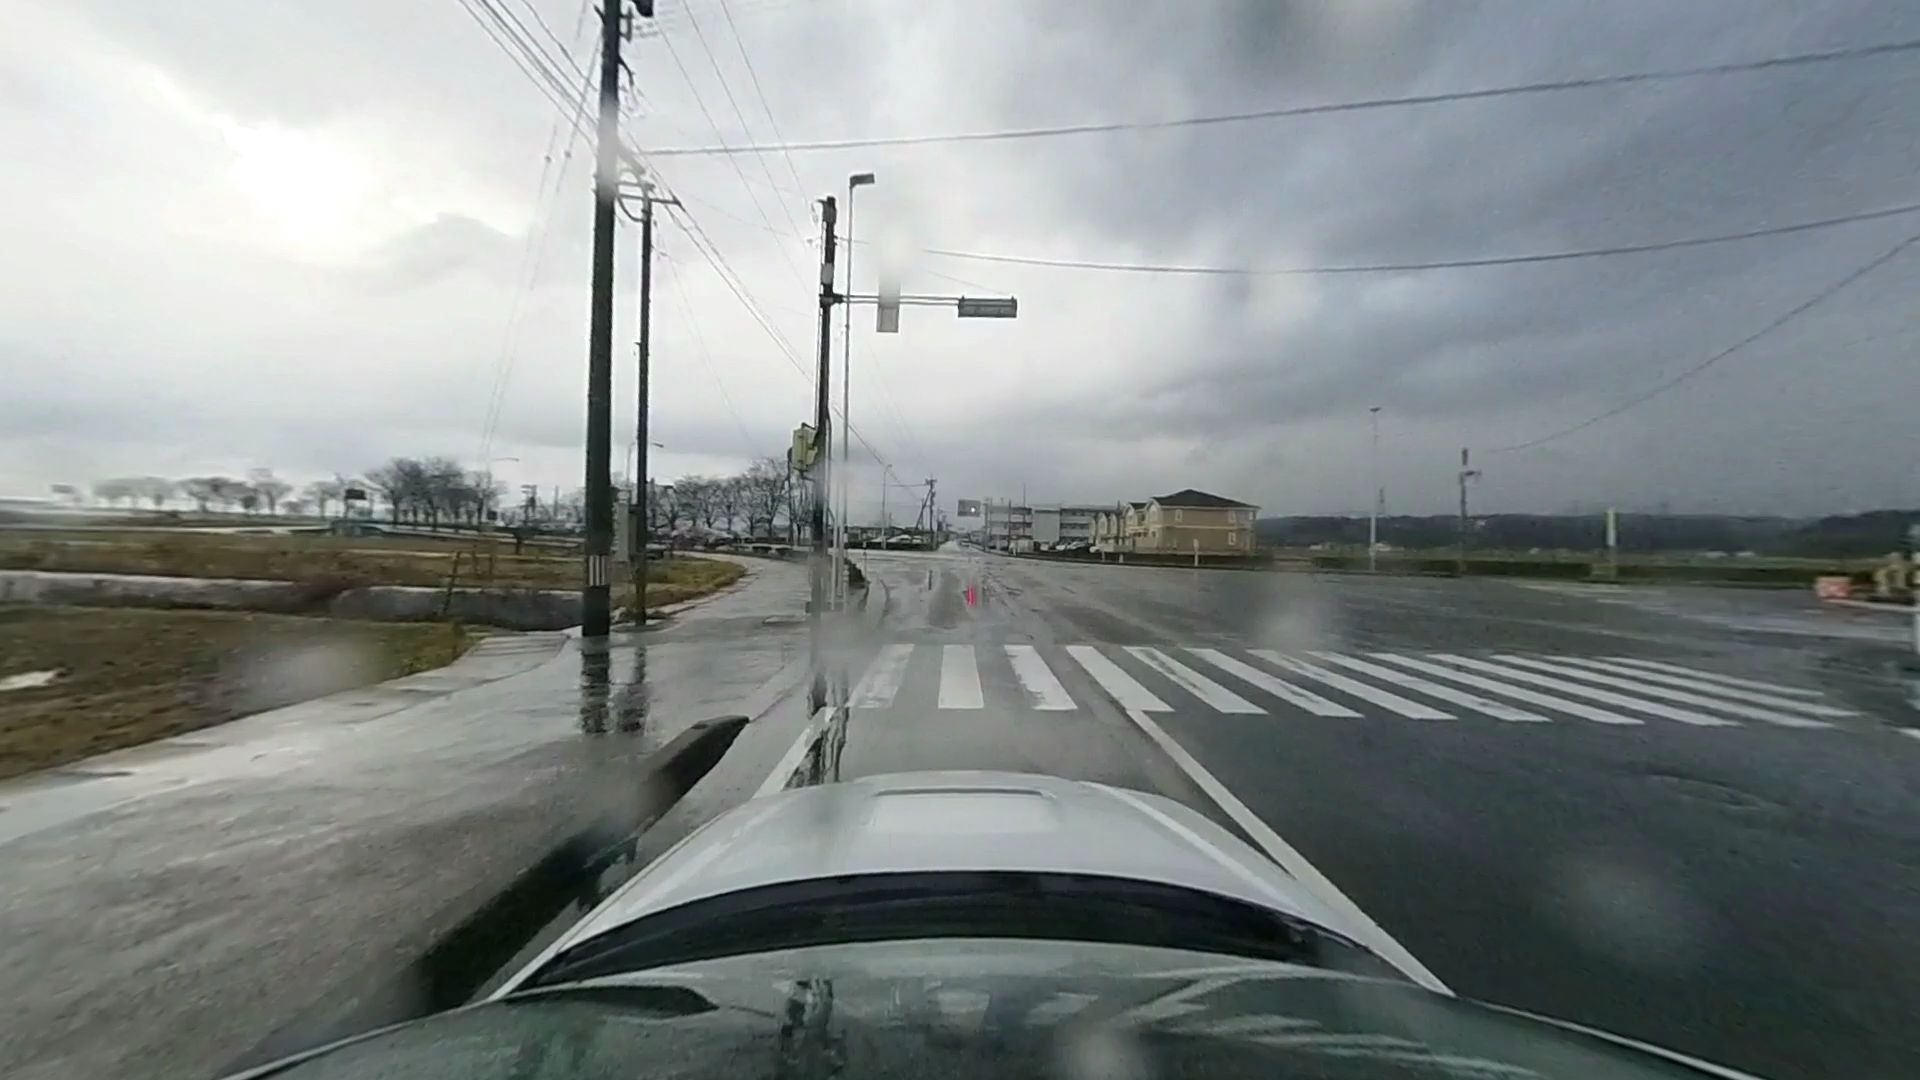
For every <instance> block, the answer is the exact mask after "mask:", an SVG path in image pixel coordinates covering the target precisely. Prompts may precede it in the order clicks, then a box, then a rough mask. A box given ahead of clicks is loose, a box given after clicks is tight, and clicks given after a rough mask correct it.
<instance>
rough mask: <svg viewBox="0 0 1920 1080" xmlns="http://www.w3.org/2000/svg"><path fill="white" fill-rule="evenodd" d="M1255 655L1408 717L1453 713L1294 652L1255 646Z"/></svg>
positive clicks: (1445, 717) (1444, 716) (1428, 717)
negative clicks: (1310, 662)
mask: <svg viewBox="0 0 1920 1080" xmlns="http://www.w3.org/2000/svg"><path fill="white" fill-rule="evenodd" d="M1249 651H1250V652H1252V653H1253V655H1255V656H1257V657H1259V658H1260V659H1262V660H1265V661H1266V662H1267V663H1269V664H1273V665H1274V666H1276V667H1283V668H1286V669H1287V670H1288V671H1291V672H1293V673H1294V674H1296V675H1304V676H1306V677H1307V678H1309V679H1318V680H1319V681H1321V682H1323V683H1326V684H1327V685H1328V686H1331V687H1333V688H1334V689H1335V690H1338V691H1340V692H1341V693H1343V694H1352V695H1353V696H1354V697H1357V698H1359V699H1361V700H1362V701H1371V702H1373V703H1374V704H1375V705H1378V706H1380V707H1381V708H1383V709H1386V710H1387V711H1389V712H1396V713H1399V714H1400V715H1401V716H1404V717H1406V718H1407V719H1409V720H1451V719H1453V714H1452V713H1450V712H1442V711H1441V710H1439V709H1436V708H1434V707H1433V706H1431V705H1428V704H1425V703H1424V702H1419V701H1414V700H1413V699H1412V698H1403V697H1401V696H1400V695H1399V694H1396V693H1394V692H1393V691H1391V690H1382V689H1380V688H1379V687H1377V686H1368V685H1367V684H1366V683H1363V682H1360V681H1359V680H1357V679H1349V678H1347V677H1346V676H1345V675H1342V674H1340V673H1339V672H1337V671H1328V670H1327V669H1326V668H1323V667H1318V666H1316V665H1314V664H1309V663H1307V662H1306V661H1305V660H1295V659H1294V658H1293V657H1291V656H1281V655H1280V654H1279V653H1277V652H1275V651H1273V650H1272V649H1252V650H1249Z"/></svg>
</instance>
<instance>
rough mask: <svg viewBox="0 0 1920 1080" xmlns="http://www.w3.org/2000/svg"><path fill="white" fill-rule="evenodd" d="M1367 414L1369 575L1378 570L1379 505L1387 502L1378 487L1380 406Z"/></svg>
mask: <svg viewBox="0 0 1920 1080" xmlns="http://www.w3.org/2000/svg"><path fill="white" fill-rule="evenodd" d="M1367 413H1368V415H1369V416H1371V417H1372V418H1373V456H1372V457H1371V458H1370V459H1369V461H1370V467H1369V469H1368V471H1369V472H1371V473H1372V474H1373V510H1372V511H1371V512H1370V513H1368V514H1367V570H1368V572H1369V573H1371V572H1372V571H1374V570H1378V569H1379V566H1378V565H1377V560H1378V557H1379V551H1380V504H1381V503H1383V502H1386V501H1387V493H1386V489H1385V488H1383V487H1381V486H1380V406H1378V405H1375V406H1373V407H1372V408H1370V409H1368V410H1367Z"/></svg>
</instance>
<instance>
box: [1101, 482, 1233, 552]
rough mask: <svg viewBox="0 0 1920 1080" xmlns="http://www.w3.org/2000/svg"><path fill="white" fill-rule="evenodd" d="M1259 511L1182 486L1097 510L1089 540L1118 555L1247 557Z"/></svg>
mask: <svg viewBox="0 0 1920 1080" xmlns="http://www.w3.org/2000/svg"><path fill="white" fill-rule="evenodd" d="M1259 510H1260V508H1259V507H1258V506H1256V505H1254V504H1253V503H1244V502H1240V501H1239V500H1237V499H1229V498H1226V497H1224V496H1221V495H1214V494H1211V493H1209V492H1205V491H1196V490H1194V489H1193V488H1186V489H1183V490H1181V491H1176V492H1174V493H1173V494H1171V495H1160V496H1156V497H1154V498H1151V499H1148V500H1146V501H1145V502H1129V503H1124V504H1122V505H1120V506H1117V507H1115V508H1113V509H1112V510H1108V511H1105V512H1103V513H1101V514H1099V515H1098V516H1097V517H1096V518H1095V520H1094V522H1093V544H1094V547H1095V549H1096V550H1100V551H1112V552H1121V553H1125V552H1142V553H1148V554H1158V555H1189V554H1194V553H1196V552H1197V553H1198V554H1201V555H1250V554H1252V553H1253V549H1254V543H1253V519H1254V517H1255V515H1257V514H1258V513H1259Z"/></svg>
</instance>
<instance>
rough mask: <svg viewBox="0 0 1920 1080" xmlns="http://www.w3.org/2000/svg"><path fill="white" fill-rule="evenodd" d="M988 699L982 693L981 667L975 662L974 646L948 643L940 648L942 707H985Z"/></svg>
mask: <svg viewBox="0 0 1920 1080" xmlns="http://www.w3.org/2000/svg"><path fill="white" fill-rule="evenodd" d="M986 704H987V699H986V698H985V697H984V696H982V695H981V693H980V668H979V666H978V665H977V664H975V663H974V659H973V646H971V645H948V646H945V647H944V648H942V649H941V650H940V707H941V708H943V709H980V708H985V707H986Z"/></svg>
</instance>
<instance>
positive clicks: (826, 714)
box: [753, 705, 833, 799]
mask: <svg viewBox="0 0 1920 1080" xmlns="http://www.w3.org/2000/svg"><path fill="white" fill-rule="evenodd" d="M832 717H833V706H831V705H826V706H822V707H821V708H820V710H819V711H817V712H815V713H814V714H813V716H812V717H811V718H809V719H808V720H807V724H806V726H805V727H803V728H801V729H800V734H799V736H798V737H797V738H795V739H794V740H793V745H792V746H789V747H787V752H786V753H784V754H781V755H780V760H779V761H778V762H777V763H775V765H774V766H773V772H771V773H769V774H767V778H766V779H765V780H762V781H761V782H760V788H759V790H757V791H755V792H754V793H753V797H754V798H756V799H757V798H760V797H761V796H762V795H771V794H773V793H774V792H776V791H784V790H786V786H787V783H788V781H790V780H792V779H793V774H794V772H795V771H796V770H798V769H799V768H800V759H801V758H803V757H805V756H807V750H808V748H809V747H811V746H812V745H813V741H814V740H815V739H818V738H819V737H820V733H821V732H823V731H825V730H827V724H828V722H829V721H830V720H831V719H832Z"/></svg>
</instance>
